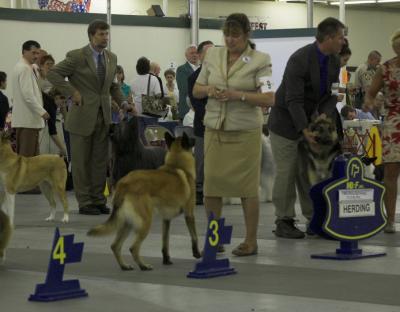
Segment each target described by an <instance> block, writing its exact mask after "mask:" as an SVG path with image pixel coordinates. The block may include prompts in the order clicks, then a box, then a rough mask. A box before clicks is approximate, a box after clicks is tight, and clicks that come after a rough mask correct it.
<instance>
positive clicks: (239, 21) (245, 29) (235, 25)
mask: <svg viewBox="0 0 400 312" xmlns="http://www.w3.org/2000/svg"><path fill="white" fill-rule="evenodd" d="M222 31H223V33H224V35H225V36H227V35H229V34H240V33H243V34H245V35H250V31H251V27H250V21H249V18H248V17H247V15H246V14H243V13H233V14H231V15H229V16H228V17H227V18H226V20H225V22H224V26H222ZM249 45H250V47H251V48H252V49H255V48H256V45H255V44H254V43H253V42H251V41H250V40H249Z"/></svg>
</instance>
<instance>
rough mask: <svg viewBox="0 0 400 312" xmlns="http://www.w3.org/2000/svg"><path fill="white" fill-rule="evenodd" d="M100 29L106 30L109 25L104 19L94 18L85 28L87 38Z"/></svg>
mask: <svg viewBox="0 0 400 312" xmlns="http://www.w3.org/2000/svg"><path fill="white" fill-rule="evenodd" d="M98 29H100V30H108V29H110V25H108V24H107V23H106V22H105V21H102V20H94V21H92V22H91V23H90V24H89V26H88V29H87V32H88V36H89V40H90V38H92V36H94V35H95V34H96V31H97V30H98Z"/></svg>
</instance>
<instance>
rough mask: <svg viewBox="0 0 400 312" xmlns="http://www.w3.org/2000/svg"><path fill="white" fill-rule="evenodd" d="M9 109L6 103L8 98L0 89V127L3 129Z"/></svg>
mask: <svg viewBox="0 0 400 312" xmlns="http://www.w3.org/2000/svg"><path fill="white" fill-rule="evenodd" d="M9 111H10V105H9V104H8V98H7V97H6V96H5V95H4V94H3V92H1V91H0V129H4V125H5V123H6V117H7V114H8V112H9Z"/></svg>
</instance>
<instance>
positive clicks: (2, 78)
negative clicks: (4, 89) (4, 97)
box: [0, 71, 7, 83]
mask: <svg viewBox="0 0 400 312" xmlns="http://www.w3.org/2000/svg"><path fill="white" fill-rule="evenodd" d="M6 80H7V74H6V73H5V72H3V71H0V83H3V82H5V81H6Z"/></svg>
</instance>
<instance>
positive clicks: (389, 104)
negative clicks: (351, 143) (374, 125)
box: [366, 30, 400, 233]
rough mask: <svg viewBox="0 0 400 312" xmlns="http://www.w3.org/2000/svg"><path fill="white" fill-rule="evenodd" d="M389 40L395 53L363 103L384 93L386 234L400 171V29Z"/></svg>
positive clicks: (390, 225) (391, 220)
mask: <svg viewBox="0 0 400 312" xmlns="http://www.w3.org/2000/svg"><path fill="white" fill-rule="evenodd" d="M391 43H392V48H393V51H394V52H395V54H396V56H395V57H394V58H392V59H390V60H388V61H386V62H385V63H384V64H383V65H382V66H381V67H380V68H379V69H378V70H377V72H376V74H375V76H374V78H373V81H372V84H371V86H370V87H369V89H368V92H367V97H366V104H367V105H369V106H373V103H374V99H375V97H376V95H377V93H378V92H379V91H380V90H381V91H382V92H383V96H384V107H385V116H384V120H383V128H382V157H383V163H384V184H385V187H386V193H385V197H384V202H385V208H386V213H387V217H388V224H387V225H386V228H385V230H384V231H385V233H395V232H396V227H395V215H396V199H397V180H398V177H399V173H400V30H397V31H396V32H395V33H394V34H393V36H392V39H391Z"/></svg>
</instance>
